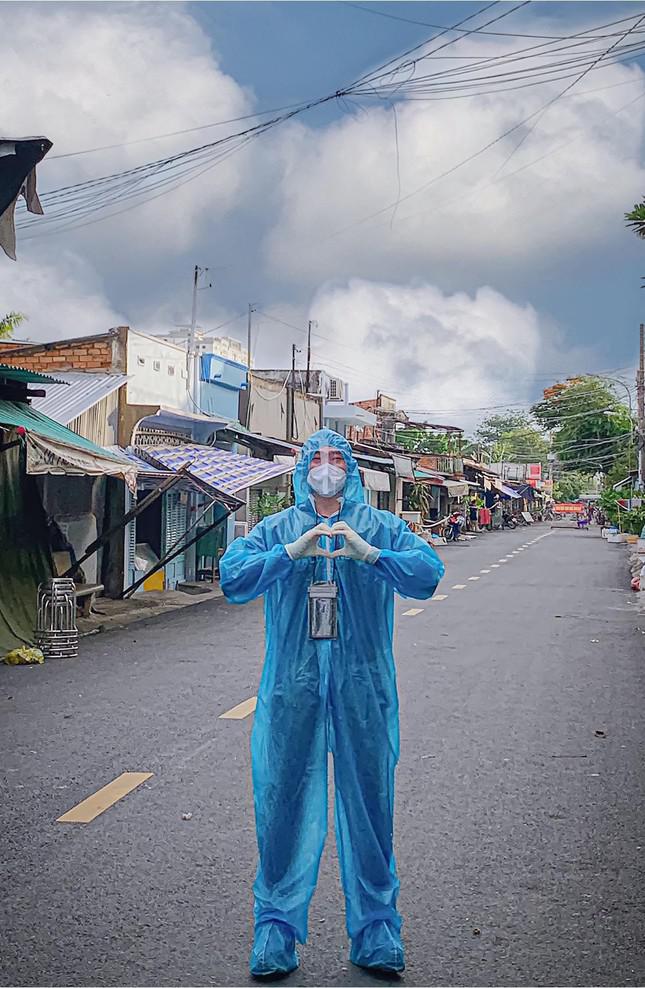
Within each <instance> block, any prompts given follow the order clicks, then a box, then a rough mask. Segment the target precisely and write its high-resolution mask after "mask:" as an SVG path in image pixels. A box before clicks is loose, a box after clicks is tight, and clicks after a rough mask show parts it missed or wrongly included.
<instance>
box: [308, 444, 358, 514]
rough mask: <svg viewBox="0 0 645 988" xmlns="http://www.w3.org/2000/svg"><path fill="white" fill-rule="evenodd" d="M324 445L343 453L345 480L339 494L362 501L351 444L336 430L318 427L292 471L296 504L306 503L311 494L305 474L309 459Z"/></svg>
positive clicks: (348, 498) (350, 499) (346, 498)
mask: <svg viewBox="0 0 645 988" xmlns="http://www.w3.org/2000/svg"><path fill="white" fill-rule="evenodd" d="M324 446H333V447H334V449H337V450H339V451H340V452H341V453H342V454H343V459H344V460H345V464H346V466H347V480H346V481H345V486H344V487H343V489H342V491H341V492H340V495H339V496H340V497H342V498H343V499H344V500H345V501H364V500H365V493H364V491H363V481H362V480H361V475H360V473H359V470H358V464H357V462H356V460H355V459H354V456H353V454H352V448H351V446H350V445H349V443H348V442H347V440H346V439H344V438H343V436H340V435H339V434H338V433H337V432H332V430H331V429H320V430H319V431H318V432H314V434H313V436H310V437H309V439H308V440H307V442H306V443H305V444H304V446H303V447H302V453H301V454H300V459H299V460H298V462H297V463H296V468H295V470H294V472H293V489H294V491H295V495H296V504H297V505H298V506H300V505H303V504H306V503H307V502H308V501H309V498H310V497H311V495H312V494H313V491H312V489H311V487H310V486H309V482H308V480H307V476H308V474H309V469H310V467H311V461H312V460H313V458H314V453H315V452H316V451H317V450H319V449H322V448H323V447H324Z"/></svg>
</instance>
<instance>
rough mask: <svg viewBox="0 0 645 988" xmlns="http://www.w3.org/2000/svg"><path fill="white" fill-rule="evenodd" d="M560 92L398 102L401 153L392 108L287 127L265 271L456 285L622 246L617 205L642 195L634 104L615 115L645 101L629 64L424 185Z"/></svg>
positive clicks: (640, 125)
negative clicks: (443, 278) (498, 269)
mask: <svg viewBox="0 0 645 988" xmlns="http://www.w3.org/2000/svg"><path fill="white" fill-rule="evenodd" d="M490 51H491V46H490V45H489V44H488V43H486V42H478V43H477V44H476V45H475V53H476V54H481V55H485V54H487V53H490ZM564 85H565V83H563V82H559V83H557V84H556V85H554V86H551V87H540V88H539V89H526V90H519V91H517V92H510V93H506V94H503V95H491V96H487V97H485V98H480V99H477V100H467V99H464V100H454V101H444V102H442V101H437V102H429V103H426V102H422V103H417V102H409V103H405V104H399V106H398V110H397V122H398V155H397V145H396V142H395V130H394V116H393V112H392V110H391V109H388V108H383V107H378V108H371V109H369V110H368V111H367V112H366V113H355V114H353V115H351V116H348V117H346V118H345V119H343V120H341V121H340V122H337V123H335V124H332V125H331V126H329V127H327V128H326V129H325V130H322V131H314V130H310V129H309V128H307V127H305V126H299V127H297V128H296V127H294V128H292V129H291V131H290V133H289V135H288V139H285V140H283V142H282V145H281V149H282V153H283V155H284V157H285V166H284V169H285V170H284V179H283V185H282V192H281V194H282V210H281V214H280V217H279V220H278V222H277V224H276V226H275V228H274V230H273V231H272V232H271V234H270V236H269V237H268V240H267V244H266V257H267V259H268V262H269V263H270V265H271V269H272V270H273V271H274V272H275V273H276V274H280V275H281V276H283V277H285V278H290V279H291V280H292V281H298V280H302V281H305V282H306V281H308V280H311V279H312V278H314V277H317V278H319V279H324V278H335V277H348V276H351V275H361V276H364V277H371V278H386V279H387V278H388V277H390V278H391V277H392V276H395V277H405V276H409V274H410V273H411V272H412V273H415V274H418V275H421V274H422V273H426V272H427V271H428V266H429V265H432V268H431V270H433V271H436V270H437V267H438V266H439V267H440V268H441V270H442V271H443V270H445V269H446V268H452V270H453V271H454V270H455V269H459V266H460V265H461V270H462V271H463V279H464V280H463V281H462V283H463V284H469V283H470V284H474V285H476V284H478V283H481V272H482V271H484V272H485V276H484V277H485V278H486V280H489V279H490V270H491V268H490V264H491V260H490V259H491V255H493V254H494V257H495V262H496V263H497V264H498V265H504V266H505V267H506V268H524V269H526V268H527V266H528V265H531V264H533V263H534V262H535V260H536V258H537V259H539V258H540V257H541V256H542V257H543V256H544V255H545V254H549V255H550V256H553V254H554V253H557V252H559V251H565V250H568V251H570V250H572V249H579V248H582V247H584V248H587V247H588V246H589V245H591V244H599V243H604V244H606V243H607V238H608V236H611V231H613V233H614V236H615V237H619V236H620V235H621V233H622V232H623V231H622V225H621V220H622V213H623V211H624V209H625V203H630V202H631V201H632V199H633V198H638V196H639V194H640V192H641V190H642V186H643V181H644V179H645V171H644V170H643V168H642V167H641V164H640V151H641V143H642V139H643V134H644V121H643V114H642V108H641V104H639V103H635V104H634V105H633V106H630V107H626V108H625V109H624V110H621V107H625V106H626V104H628V103H630V101H633V100H634V99H635V98H636V97H638V96H639V95H643V94H644V93H645V74H644V73H643V72H642V71H641V69H640V68H638V67H636V66H629V67H628V66H622V65H615V66H608V67H606V68H604V69H602V70H601V71H597V72H595V73H593V74H591V75H590V76H588V77H587V78H586V79H585V80H583V81H582V82H581V83H580V86H579V87H578V88H577V89H574V90H573V91H572V93H571V94H570V95H569V96H568V97H566V98H563V99H562V100H560V101H558V102H556V103H554V104H553V105H552V106H551V107H550V108H549V109H548V110H547V111H545V112H544V114H542V115H541V116H538V117H536V118H534V119H533V120H532V121H531V122H530V123H529V124H528V125H527V126H525V127H523V128H520V129H518V130H517V131H515V132H514V133H512V134H510V135H509V136H508V137H507V138H505V139H504V140H502V141H500V143H498V144H496V145H495V146H494V147H492V148H490V149H489V150H488V151H486V152H485V153H484V154H481V155H479V156H477V157H475V158H474V159H473V160H472V161H471V162H470V163H469V164H467V165H465V166H464V167H462V168H459V169H457V170H456V171H454V172H453V173H452V174H450V175H448V176H447V177H445V178H442V179H441V180H439V181H436V182H435V181H433V180H434V179H435V178H436V177H437V176H441V175H442V174H443V173H444V172H448V171H449V170H450V169H451V168H453V167H454V166H455V165H456V164H458V163H459V162H461V161H464V159H466V158H467V157H468V156H469V155H471V154H475V152H477V151H478V150H479V149H480V148H483V147H484V146H485V145H486V144H488V143H489V142H490V141H492V140H493V139H494V138H496V137H497V136H499V135H501V134H503V133H504V132H505V131H506V130H508V129H509V128H511V127H513V126H514V125H515V124H517V123H518V122H520V121H521V120H523V119H525V118H527V117H529V116H530V115H531V114H533V113H535V111H536V110H538V109H539V107H541V106H542V105H543V104H545V103H546V102H547V100H548V99H549V98H550V97H551V96H553V95H555V94H556V93H557V92H558V91H560V90H562V89H563V88H564ZM601 87H602V91H595V92H591V90H598V89H600V88H601ZM604 87H611V88H604ZM585 90H588V91H589V92H587V93H586V94H584V91H585ZM619 111H620V112H619ZM531 128H532V129H531ZM525 135H526V139H525V140H524V141H523V143H522V145H521V147H520V148H519V149H518V151H517V153H515V154H513V156H512V157H511V158H509V155H510V154H511V152H512V151H513V148H514V147H515V145H516V144H517V143H518V141H519V140H520V139H521V138H522V137H523V136H525ZM397 157H398V163H399V167H400V177H401V195H400V200H401V201H400V204H399V205H398V207H397V208H396V211H394V209H393V208H388V207H393V204H394V203H395V202H396V201H397V200H398V199H399V189H398V178H397ZM507 159H509V160H508V162H507ZM505 162H507V163H506V164H505ZM417 190H423V191H420V192H419V193H418V194H416V191H417ZM410 193H415V194H414V195H413V196H412V197H411V198H409V199H407V198H406V197H407V196H408V195H410ZM375 213H376V214H378V215H376V216H372V214H375ZM393 216H394V218H393ZM366 217H372V218H371V219H369V220H367V221H365V218H366ZM478 276H479V281H478V280H477V279H478Z"/></svg>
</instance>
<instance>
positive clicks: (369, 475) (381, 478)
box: [360, 467, 390, 491]
mask: <svg viewBox="0 0 645 988" xmlns="http://www.w3.org/2000/svg"><path fill="white" fill-rule="evenodd" d="M360 471H361V476H362V478H363V484H364V485H365V487H366V488H367V490H368V491H389V490H390V475H389V474H387V473H385V472H384V471H383V470H368V469H367V467H360Z"/></svg>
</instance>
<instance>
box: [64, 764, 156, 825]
mask: <svg viewBox="0 0 645 988" xmlns="http://www.w3.org/2000/svg"><path fill="white" fill-rule="evenodd" d="M150 778H152V772H123V773H122V774H121V775H119V776H117V778H116V779H113V780H112V782H108V784H107V786H103V788H102V789H99V790H98V792H95V793H93V794H92V795H91V796H88V797H87V799H84V800H83V802H82V803H78V805H77V806H73V807H72V809H71V810H68V811H67V813H63V815H62V816H60V817H59V818H58V820H57V821H56V822H57V823H91V822H92V820H94V819H95V818H96V817H97V816H99V815H100V814H101V813H104V812H105V811H106V810H109V808H110V806H114V804H115V803H118V801H119V800H120V799H123V797H124V796H127V795H128V793H130V792H132V790H133V789H136V788H137V786H140V785H141V783H142V782H145V781H146V779H150Z"/></svg>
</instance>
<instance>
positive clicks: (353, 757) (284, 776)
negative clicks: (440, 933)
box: [220, 429, 444, 942]
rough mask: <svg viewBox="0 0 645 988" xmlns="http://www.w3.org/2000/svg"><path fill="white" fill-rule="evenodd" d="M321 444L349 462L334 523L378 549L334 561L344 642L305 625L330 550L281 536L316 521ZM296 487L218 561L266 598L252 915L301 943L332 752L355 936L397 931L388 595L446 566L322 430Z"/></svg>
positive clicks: (226, 586) (228, 574)
mask: <svg viewBox="0 0 645 988" xmlns="http://www.w3.org/2000/svg"><path fill="white" fill-rule="evenodd" d="M326 446H332V447H334V448H336V449H338V450H340V452H341V453H342V456H343V457H344V459H345V463H346V466H347V480H346V484H345V487H344V489H343V502H342V507H341V511H340V518H341V520H342V521H344V522H346V523H347V525H349V526H350V527H351V528H352V529H354V531H355V532H357V533H358V534H359V535H360V536H362V538H363V539H365V540H366V541H367V542H368V543H369V544H370V545H371V546H374V547H377V548H379V549H380V550H381V553H380V556H379V557H378V559H377V560H376V562H374V563H373V564H369V563H365V562H355V561H353V560H352V559H349V558H346V557H345V558H343V557H339V558H337V559H336V560H335V567H334V577H335V581H336V583H337V585H338V639H334V640H324V641H321V640H314V639H311V638H310V637H309V634H308V620H307V595H308V589H309V587H310V585H311V583H312V582H313V581H320V580H324V579H326V568H327V566H328V565H330V563H329V560H328V559H325V558H320V557H318V558H314V557H309V558H302V559H298V560H296V561H293V560H292V559H291V558H290V556H289V554H288V553H287V551H286V549H285V544H288V543H291V542H293V541H294V540H296V539H298V538H299V537H300V536H301V535H303V533H305V532H306V531H308V530H310V529H311V528H313V527H314V526H315V525H316V522H317V520H318V519H317V515H316V510H315V507H314V504H313V503H312V491H311V488H310V487H309V483H308V479H307V478H308V472H309V468H310V465H311V462H312V459H313V457H314V454H315V453H316V451H317V450H318V449H322V448H324V447H326ZM294 491H295V497H296V505H295V506H294V507H291V508H288V509H287V510H286V511H281V512H280V513H279V514H275V515H270V516H269V517H267V518H265V519H264V520H263V521H261V522H260V524H259V525H256V526H255V528H253V529H252V531H251V532H250V534H249V535H248V536H246V537H245V538H240V539H236V540H235V541H234V542H233V543H232V545H231V546H230V547H229V549H228V551H227V552H226V553H225V555H224V556H223V558H222V560H221V563H220V579H221V585H222V589H223V591H224V593H225V595H226V596H227V597H228V599H229V600H230V601H232V602H233V603H237V604H242V603H246V602H247V601H250V600H253V599H254V598H255V597H259V596H260V595H262V594H264V595H265V624H266V653H265V661H264V669H263V673H262V680H261V683H260V688H259V691H258V701H257V709H256V713H255V721H254V725H253V736H252V743H251V750H252V762H253V784H254V792H255V810H256V826H257V835H258V846H259V850H260V868H259V871H258V876H257V880H256V882H255V886H254V891H255V917H256V922H257V923H261V922H263V921H266V920H269V919H277V920H279V921H282V922H283V923H287V924H288V925H289V926H291V927H292V928H293V929H294V930H295V931H296V935H297V937H298V939H299V940H300V941H301V942H304V940H305V938H306V935H307V910H308V905H309V901H310V899H311V896H312V894H313V891H314V887H315V885H316V879H317V875H318V865H319V862H320V857H321V854H322V850H323V845H324V842H325V834H326V831H327V753H328V750H330V749H331V751H332V752H333V754H334V774H335V783H336V834H337V845H338V852H339V857H340V862H341V876H342V881H343V884H344V888H345V896H346V902H347V929H348V932H349V935H350V936H351V937H352V938H354V937H357V936H359V935H360V933H361V931H362V930H364V929H366V928H367V927H368V926H369V924H371V923H374V922H376V921H377V920H383V919H386V920H387V921H388V923H389V928H390V929H391V930H392V931H394V932H395V933H396V934H397V935H398V930H399V928H400V923H401V920H400V916H399V914H398V912H397V908H396V902H397V895H398V888H399V882H398V878H397V874H396V867H395V862H394V852H393V847H392V830H393V810H394V770H395V766H396V762H397V760H398V755H399V715H398V700H397V691H396V676H395V669H394V656H393V654H392V634H393V625H394V593H395V592H397V593H399V594H401V595H403V596H407V597H415V598H417V599H420V600H423V599H426V598H428V597H431V596H432V594H433V593H434V591H435V589H436V587H437V584H438V582H439V580H440V579H441V577H442V575H443V572H444V566H443V563H442V562H441V560H440V559H439V557H438V556H437V555H436V553H435V552H434V550H433V549H432V548H430V546H429V545H428V544H427V543H426V542H425V541H423V540H422V539H420V538H418V537H417V536H416V535H414V534H413V533H412V532H411V531H410V529H409V528H408V527H407V525H406V524H405V522H404V521H403V520H402V519H401V518H397V517H396V516H395V515H393V514H391V513H390V512H389V511H379V510H377V509H376V508H373V507H371V506H369V505H367V504H365V497H364V491H363V485H362V483H361V477H360V472H359V469H358V465H357V463H356V460H355V459H354V457H353V455H352V451H351V448H350V446H349V443H348V442H347V441H346V440H345V439H343V437H342V436H340V435H338V434H337V433H335V432H332V431H330V430H329V429H322V430H321V431H319V432H317V433H314V435H313V436H311V438H310V439H309V440H308V441H307V443H306V444H305V446H304V448H303V451H302V457H301V459H300V460H299V461H298V464H297V466H296V470H295V473H294ZM327 541H328V540H327ZM339 548H340V546H339ZM382 925H383V926H384V925H385V924H382Z"/></svg>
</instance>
